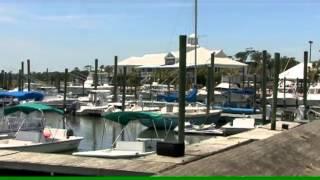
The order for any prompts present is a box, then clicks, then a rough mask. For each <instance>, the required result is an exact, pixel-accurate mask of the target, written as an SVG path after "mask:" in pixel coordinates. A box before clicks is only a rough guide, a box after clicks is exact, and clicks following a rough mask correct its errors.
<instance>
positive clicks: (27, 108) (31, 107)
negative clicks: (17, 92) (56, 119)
mask: <svg viewBox="0 0 320 180" xmlns="http://www.w3.org/2000/svg"><path fill="white" fill-rule="evenodd" d="M18 111H20V112H23V113H25V114H29V113H32V112H34V111H40V112H55V113H58V114H61V115H63V114H64V113H63V111H62V110H60V109H57V108H53V107H51V106H48V105H45V104H41V103H23V104H19V105H16V106H10V107H6V108H4V115H8V114H12V113H15V112H18Z"/></svg>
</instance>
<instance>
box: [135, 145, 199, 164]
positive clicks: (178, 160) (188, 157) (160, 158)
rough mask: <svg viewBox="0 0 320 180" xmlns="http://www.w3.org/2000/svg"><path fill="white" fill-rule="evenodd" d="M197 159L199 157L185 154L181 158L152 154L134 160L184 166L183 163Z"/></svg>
mask: <svg viewBox="0 0 320 180" xmlns="http://www.w3.org/2000/svg"><path fill="white" fill-rule="evenodd" d="M187 147H188V146H187ZM187 147H186V148H187ZM198 158H199V157H196V156H194V155H190V154H186V155H185V156H183V157H168V156H160V155H157V154H152V155H149V156H145V157H141V158H138V159H136V160H140V161H152V162H166V163H174V164H185V163H188V162H190V161H194V160H196V159H198Z"/></svg>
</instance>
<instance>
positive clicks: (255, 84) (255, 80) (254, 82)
mask: <svg viewBox="0 0 320 180" xmlns="http://www.w3.org/2000/svg"><path fill="white" fill-rule="evenodd" d="M253 89H254V94H253V102H252V106H253V111H254V112H256V101H257V75H256V74H254V76H253Z"/></svg>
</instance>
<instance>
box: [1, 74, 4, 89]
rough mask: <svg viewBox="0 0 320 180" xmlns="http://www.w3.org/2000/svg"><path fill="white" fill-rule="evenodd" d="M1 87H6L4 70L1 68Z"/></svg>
mask: <svg viewBox="0 0 320 180" xmlns="http://www.w3.org/2000/svg"><path fill="white" fill-rule="evenodd" d="M0 82H1V88H2V89H4V70H1V81H0Z"/></svg>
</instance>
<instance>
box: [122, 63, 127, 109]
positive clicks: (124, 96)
mask: <svg viewBox="0 0 320 180" xmlns="http://www.w3.org/2000/svg"><path fill="white" fill-rule="evenodd" d="M126 76H127V66H123V80H122V112H123V111H125V109H126V107H125V105H126V78H127V77H126Z"/></svg>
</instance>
